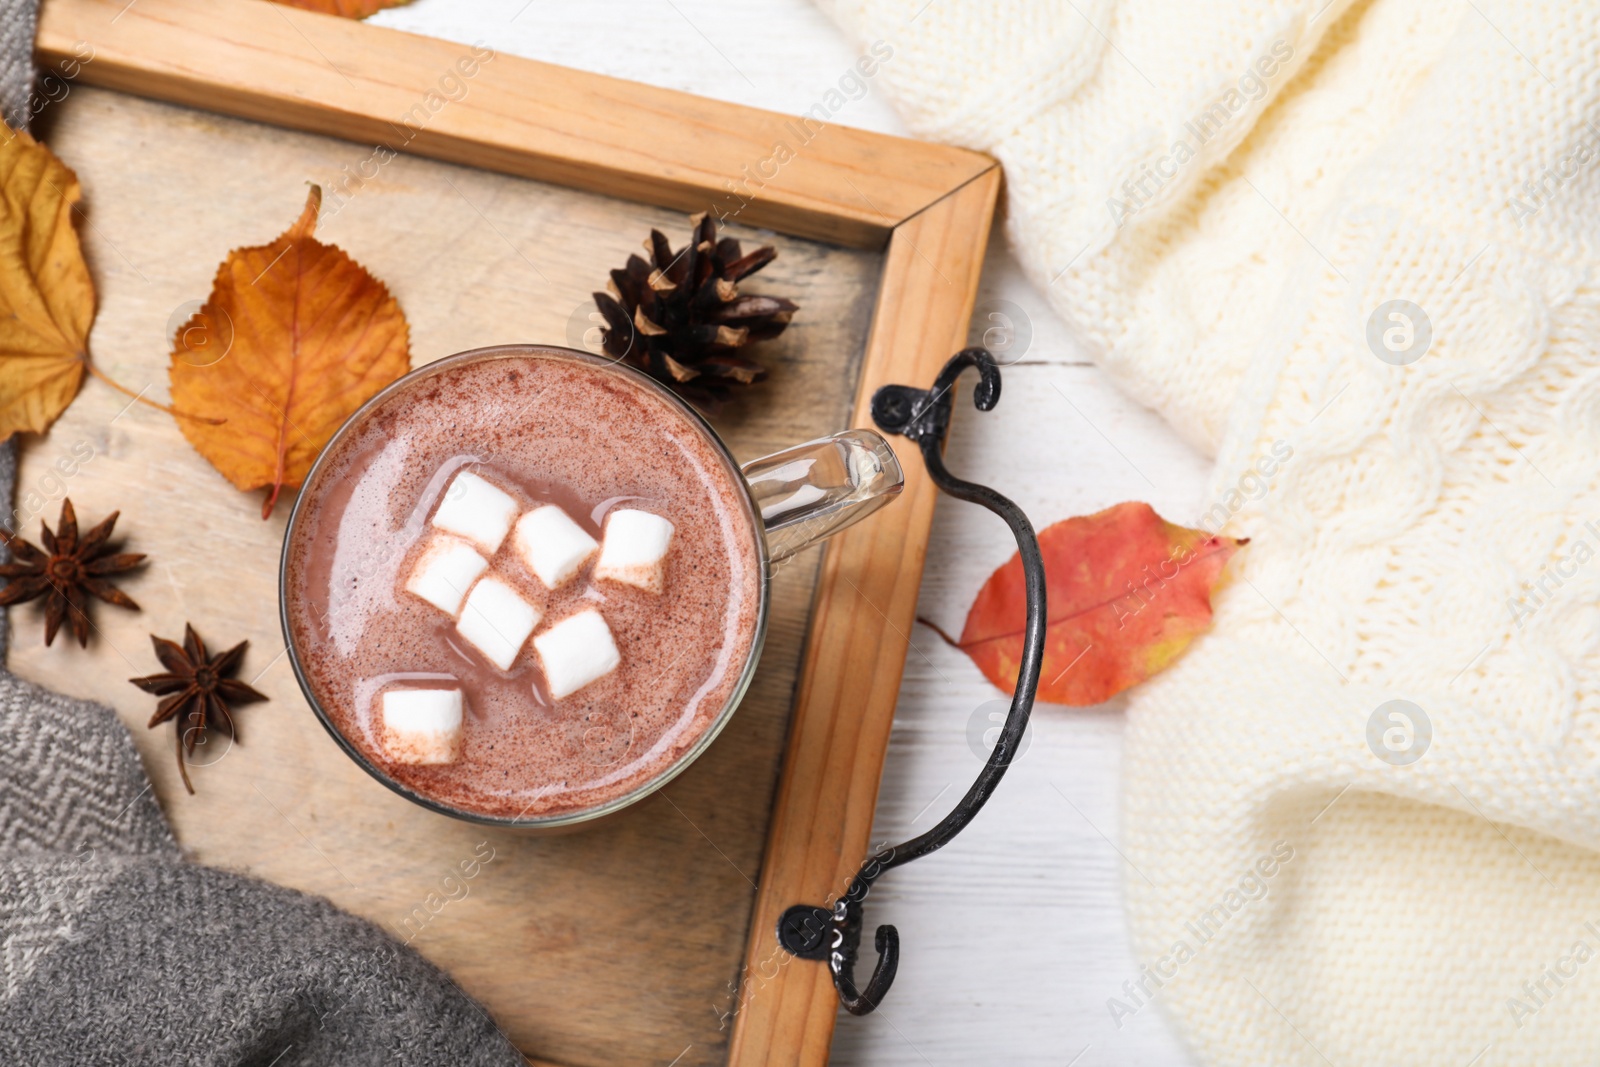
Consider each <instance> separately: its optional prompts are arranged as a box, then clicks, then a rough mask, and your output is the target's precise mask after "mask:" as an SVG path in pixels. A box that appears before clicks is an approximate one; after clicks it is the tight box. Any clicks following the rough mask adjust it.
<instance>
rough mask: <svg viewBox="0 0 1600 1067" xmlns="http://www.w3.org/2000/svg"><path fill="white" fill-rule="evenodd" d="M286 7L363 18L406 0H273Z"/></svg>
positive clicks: (343, 16) (406, 0) (342, 16)
mask: <svg viewBox="0 0 1600 1067" xmlns="http://www.w3.org/2000/svg"><path fill="white" fill-rule="evenodd" d="M273 2H274V3H279V4H284V5H286V6H288V7H298V8H302V9H303V10H306V11H319V12H321V13H322V14H324V15H338V16H340V17H341V18H347V19H364V18H366V17H367V16H368V15H374V14H377V13H378V12H379V11H382V10H383V9H384V8H386V7H397V6H399V5H400V4H404V3H407V2H408V0H273Z"/></svg>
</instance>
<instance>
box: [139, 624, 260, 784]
mask: <svg viewBox="0 0 1600 1067" xmlns="http://www.w3.org/2000/svg"><path fill="white" fill-rule="evenodd" d="M150 641H151V643H152V644H154V645H155V646H156V658H157V659H159V660H160V661H161V665H162V666H163V667H165V668H166V669H167V673H166V674H152V675H149V676H148V677H144V678H129V679H128V681H130V682H132V683H133V684H134V685H136V686H138V687H139V688H140V689H143V690H144V691H145V692H146V693H153V694H155V695H156V696H159V697H161V703H159V704H157V705H156V713H155V714H154V715H152V716H151V717H150V729H152V730H153V729H155V728H156V727H157V726H160V725H161V724H162V723H164V722H166V721H167V720H168V719H176V720H177V729H176V732H175V735H174V736H175V737H176V740H177V748H178V773H179V774H181V775H182V776H183V785H184V788H185V789H187V790H189V793H190V795H193V794H194V785H193V784H191V783H190V781H189V770H188V768H187V767H185V766H184V759H183V757H184V754H185V752H188V753H190V754H192V753H193V752H194V746H195V745H196V743H200V744H204V743H205V741H206V730H207V729H209V728H211V727H213V726H215V727H218V728H225V729H226V730H227V731H228V736H229V737H231V738H233V739H234V740H235V741H237V740H239V731H238V728H237V727H236V726H235V725H234V721H233V715H232V713H231V712H230V711H229V709H228V702H229V701H233V702H235V703H246V702H248V701H252V700H266V699H267V696H266V694H265V693H258V692H256V691H255V690H254V689H252V688H251V687H250V686H248V685H246V684H245V683H243V682H241V681H238V680H237V679H235V678H231V677H229V675H231V674H232V673H233V672H234V670H235V669H236V668H237V667H238V666H239V661H240V660H242V659H244V650H245V649H246V648H249V647H250V642H249V641H240V642H239V643H238V644H237V645H234V646H233V647H232V648H230V649H228V651H226V652H219V653H218V654H217V655H215V656H211V655H208V654H207V653H206V646H205V642H203V641H201V640H200V635H199V634H197V633H195V632H194V627H193V626H191V625H189V624H188V623H185V624H184V627H183V644H182V645H179V644H178V643H177V642H176V641H168V640H167V639H166V638H164V637H157V636H156V635H155V634H151V635H150Z"/></svg>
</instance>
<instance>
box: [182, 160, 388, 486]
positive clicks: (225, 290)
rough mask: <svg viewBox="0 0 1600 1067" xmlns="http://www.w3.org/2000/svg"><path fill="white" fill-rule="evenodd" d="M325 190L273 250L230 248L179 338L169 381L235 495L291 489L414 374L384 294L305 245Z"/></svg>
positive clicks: (198, 444) (202, 449)
mask: <svg viewBox="0 0 1600 1067" xmlns="http://www.w3.org/2000/svg"><path fill="white" fill-rule="evenodd" d="M321 204H322V190H321V189H319V188H318V187H317V186H315V185H313V186H312V187H311V194H310V195H309V196H308V197H307V198H306V207H305V210H304V211H303V212H302V213H301V215H300V218H299V220H298V221H297V222H296V223H295V224H294V225H293V226H291V227H289V229H288V230H286V231H284V233H283V234H282V236H280V237H279V238H278V239H277V240H276V241H273V242H272V243H271V244H266V245H256V246H255V247H252V248H236V249H234V250H233V251H232V252H229V253H228V258H227V259H225V260H223V261H222V264H221V265H220V266H219V267H218V268H217V277H216V280H215V281H214V282H213V283H212V288H211V297H210V299H208V300H207V301H206V302H205V304H204V305H202V306H201V308H200V310H199V311H197V312H195V314H194V316H193V317H192V318H191V319H190V320H189V321H188V322H187V323H185V324H184V325H183V326H182V327H181V328H179V330H178V333H177V337H176V339H175V341H174V346H173V352H172V362H171V365H170V366H169V367H168V370H167V374H168V377H169V379H170V381H171V383H172V399H173V403H174V404H175V405H176V406H177V407H179V408H181V409H182V410H184V411H186V412H192V413H193V414H195V415H196V416H201V417H207V416H210V417H216V418H220V419H223V420H225V421H223V422H222V423H221V424H220V425H207V424H204V423H202V422H200V421H199V420H198V419H180V420H178V425H179V426H180V427H182V429H183V435H184V436H185V437H187V438H188V439H189V443H190V444H192V445H194V447H195V449H196V451H198V452H199V453H200V454H201V455H202V456H204V457H205V458H206V459H207V460H209V461H210V463H211V465H212V466H213V467H216V468H217V470H218V471H220V472H221V473H222V475H223V476H224V477H226V478H227V479H228V480H229V481H230V482H232V483H233V484H234V485H235V486H237V487H238V488H240V489H244V490H250V489H260V488H263V487H266V488H269V489H270V492H269V493H268V495H267V500H266V504H265V505H264V506H263V507H262V510H261V517H262V518H266V517H267V516H269V515H271V514H272V507H273V505H274V504H275V503H276V502H277V499H278V492H279V490H281V489H282V488H283V487H284V486H289V487H290V488H295V487H297V486H299V485H300V483H301V482H302V481H303V480H304V479H305V476H306V474H307V473H308V472H309V471H310V470H311V464H312V462H313V461H314V460H315V459H316V458H317V453H319V452H321V451H322V446H323V445H325V444H327V443H328V439H329V438H330V437H332V436H333V432H334V431H335V430H336V429H338V428H339V426H340V424H341V423H343V422H344V420H345V419H347V418H349V416H350V415H351V414H352V413H353V412H354V411H355V410H356V408H358V407H360V406H361V405H362V404H363V403H364V402H366V400H367V399H368V398H370V397H371V396H372V395H373V394H374V393H376V392H377V391H378V390H380V389H382V388H383V387H384V386H385V385H388V384H389V383H390V382H392V381H393V380H394V379H396V378H398V377H399V376H400V375H402V374H404V373H405V372H406V371H407V370H408V369H409V368H410V365H411V354H410V343H409V331H408V329H407V326H406V319H405V316H404V315H403V314H401V311H400V305H399V304H398V303H396V302H395V299H394V297H392V296H390V295H389V290H388V288H387V287H385V286H384V284H383V283H382V282H380V281H378V280H377V279H376V278H374V277H373V276H372V275H370V274H368V273H367V271H366V269H365V268H363V267H362V266H361V265H360V264H359V263H357V262H356V261H355V260H353V259H351V258H350V257H349V256H348V255H346V254H345V253H344V252H343V251H342V250H341V249H339V248H338V247H336V246H334V245H329V244H323V243H322V242H321V241H319V240H317V239H316V238H315V237H313V236H312V231H313V230H314V229H315V228H316V225H317V210H318V208H319V207H320V206H321Z"/></svg>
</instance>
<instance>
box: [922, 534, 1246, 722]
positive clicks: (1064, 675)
mask: <svg viewBox="0 0 1600 1067" xmlns="http://www.w3.org/2000/svg"><path fill="white" fill-rule="evenodd" d="M1244 543H1245V542H1244V541H1242V540H1235V539H1233V538H1231V537H1214V536H1211V535H1208V534H1206V533H1204V532H1203V531H1200V530H1191V529H1189V528H1187V527H1184V526H1177V525H1174V524H1173V523H1170V522H1167V521H1165V520H1164V519H1162V518H1161V516H1159V515H1157V514H1156V512H1155V509H1154V508H1152V507H1151V506H1150V505H1149V504H1141V503H1126V504H1118V505H1116V506H1115V507H1111V508H1107V509H1106V510H1105V511H1102V512H1099V513H1098V514H1095V515H1087V516H1082V517H1079V518H1074V519H1066V520H1063V521H1062V522H1058V523H1054V524H1052V525H1050V526H1047V527H1046V528H1045V529H1044V530H1042V531H1040V533H1039V549H1040V551H1041V552H1042V553H1043V555H1044V569H1045V585H1046V589H1047V594H1046V600H1047V601H1048V607H1049V615H1048V620H1049V622H1048V627H1047V630H1046V636H1045V648H1044V668H1043V670H1042V671H1041V673H1040V679H1041V680H1040V683H1039V699H1040V700H1043V701H1048V702H1049V703H1052V704H1074V705H1078V706H1083V705H1088V704H1099V703H1101V702H1102V701H1105V700H1109V699H1110V698H1111V697H1113V696H1115V695H1116V694H1118V693H1120V692H1122V691H1123V690H1124V689H1127V688H1128V687H1130V686H1133V685H1137V684H1138V683H1140V682H1142V681H1144V680H1145V679H1146V678H1149V677H1150V676H1151V675H1153V674H1155V673H1156V672H1158V671H1161V670H1163V669H1165V668H1166V667H1167V666H1168V665H1170V664H1171V663H1172V662H1173V661H1174V660H1176V659H1177V658H1178V656H1179V655H1180V654H1181V653H1182V652H1183V650H1184V649H1185V648H1187V647H1188V645H1189V642H1190V641H1192V640H1194V638H1195V636H1196V635H1198V634H1200V633H1203V632H1204V631H1205V630H1207V629H1209V628H1210V626H1211V592H1212V590H1213V589H1214V588H1216V585H1217V582H1218V580H1219V579H1220V578H1221V576H1222V570H1223V568H1224V567H1225V566H1226V565H1227V563H1228V560H1229V559H1230V558H1232V556H1233V554H1234V552H1235V551H1237V550H1238V548H1239V546H1240V545H1242V544H1244ZM1025 604H1026V598H1025V596H1024V593H1023V585H1022V557H1021V556H1019V555H1015V554H1013V555H1012V557H1011V559H1010V560H1008V561H1007V562H1006V563H1005V565H1004V566H1002V567H1000V569H999V570H997V571H995V572H994V573H993V574H991V575H990V576H989V580H988V581H987V582H985V583H984V585H983V588H982V589H980V590H979V591H978V596H977V599H976V600H974V601H973V602H972V608H971V610H970V611H968V612H967V623H966V626H965V627H964V628H963V629H962V631H961V640H960V641H955V642H951V643H952V644H954V645H956V647H958V648H960V649H961V650H962V651H964V652H966V653H967V655H968V656H971V657H972V661H973V663H975V664H977V666H978V669H979V670H981V671H982V672H983V674H984V677H986V678H988V679H989V680H990V681H991V682H993V683H994V684H995V685H997V686H999V687H1000V688H1001V689H1003V690H1005V691H1006V692H1007V693H1010V692H1013V691H1014V689H1015V687H1016V680H1017V668H1018V666H1019V665H1020V663H1021V659H1022V629H1023V620H1024V618H1025V615H1026V612H1025ZM947 640H948V638H947Z"/></svg>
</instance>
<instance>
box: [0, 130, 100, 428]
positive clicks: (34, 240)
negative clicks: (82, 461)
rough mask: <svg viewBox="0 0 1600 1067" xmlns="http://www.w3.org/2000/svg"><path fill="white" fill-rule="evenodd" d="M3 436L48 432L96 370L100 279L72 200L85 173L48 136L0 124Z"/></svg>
mask: <svg viewBox="0 0 1600 1067" xmlns="http://www.w3.org/2000/svg"><path fill="white" fill-rule="evenodd" d="M0 130H3V131H4V135H5V137H6V142H5V144H4V145H0V440H4V439H6V438H8V437H10V436H11V435H12V434H14V433H16V432H17V431H18V430H27V431H31V432H33V433H43V432H44V431H45V430H47V429H48V428H49V427H50V424H51V423H52V422H55V420H56V418H57V417H58V416H59V415H60V414H61V413H62V412H63V411H65V410H66V407H67V405H68V404H70V403H71V402H72V398H73V397H74V396H76V395H77V394H78V386H79V385H81V384H82V383H83V375H84V372H85V371H86V370H87V369H88V356H87V351H88V348H87V346H88V340H89V326H90V324H91V323H93V322H94V282H93V281H91V280H90V278H89V268H88V266H87V265H86V264H85V263H84V260H83V249H82V248H81V247H80V246H79V244H78V234H77V232H76V231H75V230H74V229H73V228H72V208H73V205H74V204H76V203H77V202H78V200H79V199H80V197H81V193H80V192H79V189H78V178H77V175H75V174H73V173H72V171H71V170H69V169H68V168H67V167H66V165H65V164H63V163H62V162H61V161H60V160H59V159H57V158H56V157H55V156H54V154H52V153H51V151H50V150H49V149H48V148H46V147H45V146H44V145H42V144H40V143H39V142H37V141H35V140H34V139H33V138H32V137H30V136H28V134H27V133H24V132H16V131H13V130H11V129H10V128H9V127H7V126H5V125H4V124H0Z"/></svg>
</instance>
